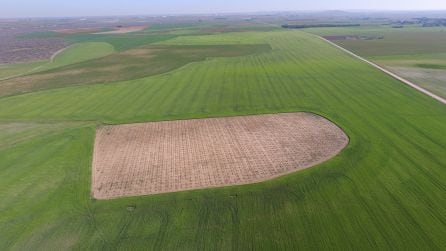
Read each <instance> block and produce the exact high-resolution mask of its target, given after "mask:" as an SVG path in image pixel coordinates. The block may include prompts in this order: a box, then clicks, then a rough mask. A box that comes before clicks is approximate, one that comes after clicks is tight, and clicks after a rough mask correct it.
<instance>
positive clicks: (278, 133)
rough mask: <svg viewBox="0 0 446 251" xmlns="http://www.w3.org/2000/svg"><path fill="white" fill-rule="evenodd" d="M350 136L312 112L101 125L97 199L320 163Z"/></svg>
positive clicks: (236, 180) (223, 182) (252, 178)
mask: <svg viewBox="0 0 446 251" xmlns="http://www.w3.org/2000/svg"><path fill="white" fill-rule="evenodd" d="M347 144H348V137H347V135H346V134H345V133H344V132H343V131H342V130H341V129H340V128H339V127H338V126H336V125H335V124H333V123H332V122H330V121H328V120H327V119H325V118H322V117H320V116H317V115H314V114H310V113H288V114H272V115H256V116H243V117H229V118H211V119H194V120H179V121H167V122H151V123H144V124H131V125H119V126H104V127H101V128H99V129H98V131H97V135H96V141H95V148H94V156H93V183H92V195H93V197H95V198H97V199H112V198H117V197H125V196H138V195H149V194H158V193H167V192H176V191H184V190H191V189H202V188H211V187H223V186H229V185H237V184H249V183H256V182H260V181H264V180H268V179H271V178H274V177H277V176H280V175H284V174H287V173H290V172H293V171H297V170H301V169H304V168H308V167H311V166H314V165H316V164H319V163H321V162H323V161H325V160H328V159H330V158H332V157H333V156H335V155H336V154H338V153H339V152H340V151H341V150H342V149H343V148H344V147H346V145H347Z"/></svg>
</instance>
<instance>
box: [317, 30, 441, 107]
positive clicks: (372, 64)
mask: <svg viewBox="0 0 446 251" xmlns="http://www.w3.org/2000/svg"><path fill="white" fill-rule="evenodd" d="M317 37H319V38H320V39H322V40H324V41H325V42H327V43H329V44H331V45H333V46H334V47H336V48H339V49H341V50H342V51H344V52H346V53H348V54H350V55H352V56H353V57H355V58H357V59H359V60H362V61H364V62H366V63H368V64H370V65H371V66H373V67H375V68H377V69H378V70H381V71H383V72H384V73H386V74H388V75H390V76H391V77H393V78H395V79H397V80H399V81H401V82H403V83H405V84H406V85H409V86H410V87H412V88H414V89H416V90H417V91H419V92H422V93H424V94H426V95H428V96H430V97H432V98H434V99H435V100H437V101H439V102H440V103H443V104H446V99H444V98H442V97H440V96H438V95H435V94H433V93H432V92H430V91H428V90H426V89H424V88H422V87H420V86H418V85H416V84H414V83H413V82H411V81H409V80H407V79H405V78H403V77H400V76H398V75H396V74H395V73H393V72H391V71H389V70H387V69H385V68H383V67H381V66H379V65H377V64H375V63H373V62H371V61H369V60H367V59H365V58H363V57H361V56H359V55H357V54H355V53H353V52H351V51H349V50H347V49H345V48H343V47H341V46H339V45H337V44H335V43H333V42H331V41H330V40H328V39H325V38H323V37H321V36H317Z"/></svg>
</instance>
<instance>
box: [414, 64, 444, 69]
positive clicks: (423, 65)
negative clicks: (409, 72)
mask: <svg viewBox="0 0 446 251" xmlns="http://www.w3.org/2000/svg"><path fill="white" fill-rule="evenodd" d="M415 66H416V67H419V68H424V69H436V70H444V69H446V65H442V64H416V65H415Z"/></svg>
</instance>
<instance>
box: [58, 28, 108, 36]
mask: <svg viewBox="0 0 446 251" xmlns="http://www.w3.org/2000/svg"><path fill="white" fill-rule="evenodd" d="M100 30H101V28H73V29H60V30H54V32H57V33H60V34H65V35H71V34H79V33H92V32H99V31H100Z"/></svg>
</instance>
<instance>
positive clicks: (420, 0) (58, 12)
mask: <svg viewBox="0 0 446 251" xmlns="http://www.w3.org/2000/svg"><path fill="white" fill-rule="evenodd" d="M0 4H1V5H0V6H1V7H0V17H41V16H101V15H128V14H150V15H151V14H188V13H218V12H249V11H282V10H287V11H291V10H296V11H298V10H366V9H367V10H369V9H371V10H446V0H0Z"/></svg>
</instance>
